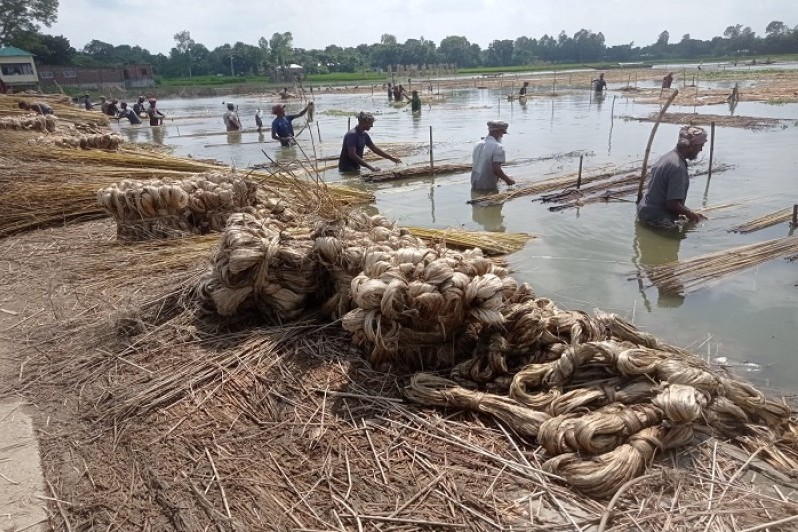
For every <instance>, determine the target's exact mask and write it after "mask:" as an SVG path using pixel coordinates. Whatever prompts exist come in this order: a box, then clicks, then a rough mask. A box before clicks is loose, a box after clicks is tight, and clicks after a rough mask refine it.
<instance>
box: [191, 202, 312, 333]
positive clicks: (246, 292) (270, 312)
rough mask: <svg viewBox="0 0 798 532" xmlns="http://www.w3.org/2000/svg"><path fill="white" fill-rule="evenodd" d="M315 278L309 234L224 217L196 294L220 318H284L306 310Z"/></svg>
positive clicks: (245, 216)
mask: <svg viewBox="0 0 798 532" xmlns="http://www.w3.org/2000/svg"><path fill="white" fill-rule="evenodd" d="M319 277H320V273H319V265H318V261H317V260H316V259H315V252H314V244H313V240H311V239H310V231H308V230H304V231H303V230H302V229H301V228H300V230H299V231H298V232H297V231H296V229H294V231H293V232H292V231H289V227H288V226H287V225H286V224H284V223H282V222H280V221H278V220H275V219H274V218H260V217H258V216H256V215H253V214H250V213H239V214H233V215H232V216H230V218H229V221H228V225H227V227H226V228H225V230H224V233H223V234H222V238H221V241H220V244H219V249H218V251H217V252H216V255H215V256H214V258H213V270H212V271H211V272H210V274H209V275H208V276H207V277H206V278H205V279H204V280H203V281H202V282H201V284H200V293H201V294H202V295H203V297H205V298H206V299H207V300H208V301H209V302H211V303H212V304H213V307H214V308H215V309H216V312H218V313H219V314H220V315H222V316H232V315H234V314H236V313H239V312H241V311H243V310H256V311H258V312H259V313H260V314H262V315H264V316H266V317H268V318H271V319H277V320H288V319H294V318H297V317H298V316H299V315H300V314H302V313H303V312H304V311H306V309H307V308H308V307H311V306H312V302H311V300H312V299H314V298H315V297H317V291H318V290H319Z"/></svg>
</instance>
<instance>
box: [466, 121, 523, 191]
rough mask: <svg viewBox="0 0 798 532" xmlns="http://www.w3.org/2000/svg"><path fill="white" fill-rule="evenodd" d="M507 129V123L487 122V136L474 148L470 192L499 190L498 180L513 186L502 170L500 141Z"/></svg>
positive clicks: (512, 182)
mask: <svg viewBox="0 0 798 532" xmlns="http://www.w3.org/2000/svg"><path fill="white" fill-rule="evenodd" d="M508 127H509V125H508V124H507V122H503V121H501V120H491V121H490V122H488V136H487V137H485V138H484V139H482V140H481V141H479V142H478V143H477V145H476V146H474V152H473V154H472V160H473V166H472V169H471V190H474V191H480V192H495V191H496V190H498V189H499V188H498V183H499V179H501V180H502V181H504V182H505V183H507V184H508V185H514V184H515V181H514V180H513V179H512V178H511V177H509V176H508V175H507V174H505V173H504V170H502V164H503V163H504V162H505V156H504V146H502V145H501V140H502V137H503V136H504V135H506V134H507V128H508Z"/></svg>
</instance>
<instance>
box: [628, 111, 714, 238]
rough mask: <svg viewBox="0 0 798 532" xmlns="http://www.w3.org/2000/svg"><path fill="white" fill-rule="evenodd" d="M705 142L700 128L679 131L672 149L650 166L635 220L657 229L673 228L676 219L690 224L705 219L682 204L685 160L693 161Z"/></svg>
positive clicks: (686, 183) (686, 177) (686, 181)
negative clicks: (648, 178)
mask: <svg viewBox="0 0 798 532" xmlns="http://www.w3.org/2000/svg"><path fill="white" fill-rule="evenodd" d="M706 141H707V134H706V132H705V131H704V130H703V129H702V128H700V127H694V126H684V127H683V128H682V129H680V130H679V140H678V142H677V143H676V148H674V149H673V150H671V151H669V152H668V153H666V154H665V155H663V156H662V157H661V158H660V159H659V160H658V161H657V162H656V163H655V164H654V166H652V167H651V180H650V181H649V183H648V189H647V191H646V193H645V195H644V196H643V199H642V200H641V201H640V203H639V204H638V206H637V219H638V220H640V221H641V222H643V223H645V224H647V225H649V226H651V227H654V228H658V229H676V228H677V227H678V226H677V224H676V220H677V219H678V218H679V217H680V216H684V217H685V218H687V221H689V222H691V223H698V222H700V221H701V220H706V217H705V216H704V215H702V214H698V213H696V212H694V211H691V210H690V209H688V208H687V207H686V206H685V204H684V202H685V200H686V199H687V190H688V188H689V187H690V176H689V174H688V172H687V161H692V160H695V159H696V157H698V154H699V153H701V150H702V149H703V148H704V144H705V143H706Z"/></svg>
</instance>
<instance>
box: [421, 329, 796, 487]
mask: <svg viewBox="0 0 798 532" xmlns="http://www.w3.org/2000/svg"><path fill="white" fill-rule="evenodd" d="M597 321H598V322H600V323H604V324H611V323H612V321H613V320H612V319H611V318H610V317H609V316H607V315H605V314H602V315H601V317H600V319H599V320H597ZM629 327H630V326H629V325H628V324H624V326H623V327H622V328H621V329H623V330H625V331H626V332H625V335H626V336H631V335H630V334H629V331H628V329H629ZM606 330H607V331H610V332H611V330H612V328H611V327H608V328H606ZM644 339H645V338H644ZM647 341H648V342H649V343H650V339H647ZM561 345H562V346H564V347H563V348H560V349H554V350H552V352H557V351H561V352H562V354H561V355H560V357H559V358H557V359H556V360H551V361H547V362H541V363H532V364H529V365H527V366H526V367H524V368H522V369H520V370H519V371H517V372H516V373H515V375H514V377H513V381H512V384H511V386H510V388H509V391H508V393H507V397H503V396H501V395H495V394H488V393H485V392H482V391H477V390H470V389H468V388H465V387H463V386H461V385H458V384H456V383H455V382H453V381H446V380H444V379H441V378H439V377H432V376H429V375H425V374H417V375H416V376H415V377H414V378H413V379H412V381H411V384H410V385H409V386H408V388H407V389H406V394H407V396H408V397H409V398H410V399H411V400H414V401H416V402H419V403H422V404H428V405H435V406H455V407H459V408H464V409H469V410H473V411H476V412H482V413H487V414H490V415H493V416H495V417H496V418H497V419H500V420H501V421H502V422H504V423H505V424H507V425H509V426H510V427H511V428H513V429H514V430H515V431H516V432H517V433H519V434H520V435H523V436H526V437H533V438H535V439H536V440H537V442H538V443H539V444H540V445H541V446H542V447H543V448H544V449H545V450H546V452H547V454H548V455H550V456H551V458H550V459H549V460H547V461H546V462H544V464H543V467H544V469H545V470H547V471H549V472H551V473H554V474H557V475H559V476H561V477H563V478H565V479H566V481H567V482H568V483H569V484H571V485H572V486H573V487H575V488H577V489H579V490H580V491H582V492H584V493H586V494H588V495H590V496H593V497H608V496H610V495H612V494H613V493H614V492H615V491H616V490H617V489H618V488H619V487H620V486H622V485H623V484H624V483H626V482H628V481H629V480H631V479H632V478H635V477H636V476H638V475H640V474H641V473H642V472H643V471H644V470H645V468H646V464H648V463H650V461H651V460H652V459H653V457H654V455H655V454H656V453H657V452H658V451H661V450H666V449H670V448H672V447H675V446H679V445H684V444H687V443H689V442H690V441H691V439H692V434H693V427H694V426H701V427H703V428H704V429H707V430H708V431H709V432H714V433H715V434H717V435H719V436H722V437H724V438H733V439H735V440H737V441H738V442H739V443H740V444H741V445H743V446H744V447H746V448H748V449H749V450H751V451H754V450H756V449H760V448H765V449H766V450H767V452H766V453H763V454H762V457H763V458H764V459H766V460H768V462H770V463H771V464H772V465H774V466H775V467H778V468H780V469H781V470H783V471H785V472H787V473H791V472H794V471H795V468H797V467H798V453H796V438H795V435H796V434H798V426H797V425H796V423H795V420H794V419H792V418H791V411H790V409H789V408H788V407H787V406H786V405H784V404H782V403H779V402H776V401H772V400H768V399H767V398H765V397H764V395H763V394H762V393H761V392H759V391H757V390H756V389H755V388H753V387H752V386H750V385H748V384H746V383H743V382H741V381H738V380H735V379H733V378H731V377H729V376H727V375H725V374H716V373H714V372H713V371H712V369H711V367H710V366H709V365H708V364H707V363H706V362H704V361H703V360H702V359H700V358H698V357H695V356H692V355H690V354H688V353H685V352H684V351H681V350H663V349H657V348H650V347H644V346H641V345H639V344H634V343H631V342H628V341H616V340H605V341H586V342H581V343H580V342H572V343H570V344H565V343H563V344H561ZM602 376H603V378H602ZM458 377H460V378H462V377H463V375H462V374H460V375H458ZM474 386H476V384H475V385H474ZM760 450H761V449H760Z"/></svg>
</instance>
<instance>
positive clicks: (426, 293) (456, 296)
mask: <svg viewBox="0 0 798 532" xmlns="http://www.w3.org/2000/svg"><path fill="white" fill-rule="evenodd" d="M517 291H518V285H517V283H516V282H515V281H514V280H513V279H512V278H511V277H509V276H508V274H507V270H506V269H505V268H503V267H500V266H497V265H496V264H495V263H494V262H493V261H491V260H490V259H488V258H486V257H485V256H484V255H483V254H482V252H481V251H480V250H479V249H473V250H470V251H466V252H463V253H456V252H453V251H451V250H448V249H446V248H442V247H441V248H438V249H436V250H433V249H429V248H423V247H422V248H416V247H413V248H401V249H398V250H392V251H383V250H377V249H371V250H369V251H367V253H366V256H365V258H364V267H363V272H362V273H361V274H359V275H358V276H356V277H355V278H354V279H353V280H352V285H351V292H352V301H353V302H354V304H355V306H356V308H355V309H354V310H352V311H350V312H348V313H347V314H346V315H345V316H344V317H343V320H342V325H343V327H344V329H346V330H347V331H349V332H351V333H352V341H353V342H354V343H355V344H356V345H367V346H368V347H369V349H370V354H369V358H370V360H371V363H372V364H373V365H374V366H375V367H377V368H383V367H386V366H392V365H403V366H410V367H435V366H441V365H443V366H451V364H452V363H453V362H454V357H455V352H456V350H455V340H456V339H457V338H458V336H460V335H463V334H464V333H465V332H466V331H467V330H468V326H469V324H470V323H479V324H484V325H494V326H500V325H501V324H502V323H503V322H504V317H503V316H502V313H501V309H502V307H503V305H504V301H505V299H506V298H510V297H512V296H514V295H515V293H516V292H517Z"/></svg>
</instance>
